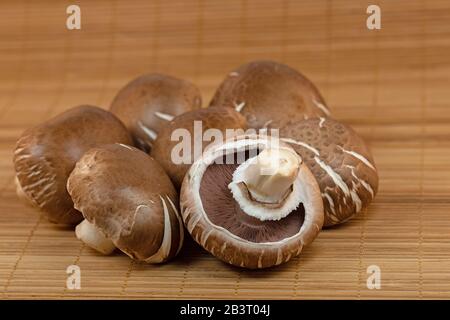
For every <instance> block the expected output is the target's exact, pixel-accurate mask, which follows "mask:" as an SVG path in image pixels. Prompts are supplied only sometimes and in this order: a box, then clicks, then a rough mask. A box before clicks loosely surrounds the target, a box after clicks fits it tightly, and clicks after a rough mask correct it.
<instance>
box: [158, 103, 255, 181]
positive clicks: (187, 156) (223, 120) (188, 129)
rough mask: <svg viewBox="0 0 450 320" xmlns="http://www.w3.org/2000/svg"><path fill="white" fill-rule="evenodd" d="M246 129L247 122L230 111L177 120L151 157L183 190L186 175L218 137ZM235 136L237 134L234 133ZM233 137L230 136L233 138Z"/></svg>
mask: <svg viewBox="0 0 450 320" xmlns="http://www.w3.org/2000/svg"><path fill="white" fill-rule="evenodd" d="M227 129H228V132H232V131H233V130H235V129H242V133H244V129H246V123H245V119H244V117H243V116H242V115H240V114H239V113H238V112H236V111H234V110H233V109H231V108H206V109H198V110H194V111H191V112H187V113H184V114H182V115H180V116H177V117H175V119H173V120H172V121H170V122H169V123H168V125H166V126H165V127H164V128H162V129H161V131H160V133H159V135H158V138H157V139H156V141H155V142H154V145H153V148H152V152H151V155H152V156H153V157H154V158H155V159H156V160H157V161H158V162H159V163H160V164H161V165H162V166H163V168H164V170H166V172H167V173H168V175H169V177H170V178H171V179H172V181H173V183H174V185H175V187H176V188H177V189H179V188H180V186H181V183H182V181H183V178H184V175H185V174H186V171H187V170H188V169H189V167H190V165H191V164H192V163H193V162H194V161H195V159H197V158H198V157H199V156H200V155H201V152H202V150H203V149H204V148H205V147H206V146H207V145H208V144H210V143H212V142H213V143H215V142H217V141H215V139H219V140H221V141H220V142H222V141H223V139H221V138H220V137H218V136H222V137H226V136H227V134H228V133H227ZM232 134H234V132H232ZM232 134H231V133H230V134H229V135H232Z"/></svg>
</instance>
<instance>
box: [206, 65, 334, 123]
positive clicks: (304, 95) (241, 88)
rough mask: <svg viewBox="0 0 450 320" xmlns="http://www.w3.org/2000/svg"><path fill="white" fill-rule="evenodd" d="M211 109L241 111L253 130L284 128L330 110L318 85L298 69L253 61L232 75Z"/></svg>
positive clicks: (218, 90)
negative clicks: (217, 107) (226, 108)
mask: <svg viewBox="0 0 450 320" xmlns="http://www.w3.org/2000/svg"><path fill="white" fill-rule="evenodd" d="M210 106H222V107H232V108H235V109H236V110H238V111H240V112H241V113H242V114H243V115H244V116H245V117H246V119H247V122H248V125H249V127H251V128H257V129H260V128H263V127H267V126H270V127H272V128H281V127H283V126H285V125H288V124H290V123H296V122H298V121H300V120H305V119H308V118H314V117H326V116H329V115H330V111H329V109H328V107H327V106H326V103H325V101H324V99H323V98H322V96H321V95H320V93H319V91H318V90H317V88H316V87H315V86H314V84H313V83H312V82H311V81H309V80H308V79H307V78H306V77H305V76H304V75H302V74H301V73H300V72H298V71H297V70H294V69H292V68H290V67H288V66H287V65H284V64H281V63H277V62H274V61H264V60H263V61H253V62H250V63H247V64H244V65H242V66H240V67H239V68H237V69H236V70H234V71H232V72H230V73H229V74H228V76H227V77H226V78H225V80H223V82H222V84H221V85H220V86H219V88H218V89H217V91H216V93H215V95H214V97H213V99H212V101H211V103H210Z"/></svg>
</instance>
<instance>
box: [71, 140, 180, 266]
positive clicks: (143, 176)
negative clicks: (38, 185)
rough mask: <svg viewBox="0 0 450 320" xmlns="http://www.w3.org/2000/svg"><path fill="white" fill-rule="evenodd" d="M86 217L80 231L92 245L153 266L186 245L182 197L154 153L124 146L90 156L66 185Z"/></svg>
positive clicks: (108, 147)
mask: <svg viewBox="0 0 450 320" xmlns="http://www.w3.org/2000/svg"><path fill="white" fill-rule="evenodd" d="M67 190H68V192H69V194H70V195H71V197H72V199H73V202H74V204H75V208H76V209H77V210H79V211H80V212H81V213H82V214H83V217H84V220H83V222H81V223H80V224H79V225H78V226H77V227H76V229H75V233H76V236H77V238H78V239H80V240H81V241H83V242H84V243H85V244H86V245H88V246H89V247H91V248H93V249H95V250H97V251H99V252H101V253H103V254H110V253H112V252H113V251H114V249H115V248H118V249H120V250H121V251H123V252H124V253H126V254H127V255H128V256H130V257H131V258H133V259H136V260H139V261H145V262H148V263H161V262H165V261H167V260H168V259H170V258H172V257H174V256H175V255H176V254H177V253H178V252H179V250H180V248H181V246H182V244H183V238H184V229H183V222H182V220H181V216H180V215H179V213H178V208H177V205H178V195H177V193H176V191H175V188H174V187H173V185H172V183H171V182H170V179H169V177H168V176H167V174H166V173H165V172H164V170H163V168H162V167H161V166H160V165H159V164H158V163H157V162H156V161H155V160H154V159H153V158H151V157H150V156H149V155H147V154H146V153H144V152H142V151H140V150H139V149H136V148H132V147H129V146H126V145H122V144H111V145H104V146H101V147H98V148H93V149H91V150H89V151H88V152H86V153H85V154H84V156H83V157H82V158H81V159H80V160H79V161H78V162H77V164H76V166H75V169H74V170H73V172H72V173H71V175H70V177H69V179H68V181H67Z"/></svg>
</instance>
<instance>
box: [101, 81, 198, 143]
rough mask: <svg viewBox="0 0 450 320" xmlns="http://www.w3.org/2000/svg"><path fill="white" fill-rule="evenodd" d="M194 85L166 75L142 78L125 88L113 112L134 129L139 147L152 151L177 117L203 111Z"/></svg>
mask: <svg viewBox="0 0 450 320" xmlns="http://www.w3.org/2000/svg"><path fill="white" fill-rule="evenodd" d="M201 104H202V98H201V95H200V91H199V90H198V88H197V87H196V86H194V85H193V84H192V83H190V82H188V81H185V80H181V79H177V78H174V77H171V76H168V75H162V74H157V73H154V74H146V75H142V76H140V77H138V78H136V79H134V80H133V81H131V82H129V83H128V84H127V85H125V87H123V88H122V89H121V90H120V91H119V93H118V94H117V95H116V97H115V98H114V100H113V102H112V103H111V107H110V110H111V112H112V113H114V114H115V115H116V116H117V117H118V118H119V119H120V120H122V122H123V123H124V124H125V125H126V127H127V128H128V130H130V132H131V134H132V136H133V138H134V140H135V142H136V145H138V146H139V147H140V148H141V149H143V150H145V151H149V150H150V149H151V146H152V144H153V141H154V140H155V139H156V136H157V134H158V132H159V131H160V130H161V127H163V126H164V125H165V124H166V123H167V122H168V121H170V120H171V119H172V118H173V117H175V116H177V115H180V114H182V113H185V112H187V111H191V110H194V109H198V108H201Z"/></svg>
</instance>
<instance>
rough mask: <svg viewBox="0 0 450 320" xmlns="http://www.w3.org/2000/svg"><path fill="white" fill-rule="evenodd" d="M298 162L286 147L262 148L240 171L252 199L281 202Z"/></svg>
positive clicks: (287, 190)
mask: <svg viewBox="0 0 450 320" xmlns="http://www.w3.org/2000/svg"><path fill="white" fill-rule="evenodd" d="M299 168H300V162H299V159H298V157H296V156H295V155H294V154H293V153H292V152H291V151H289V150H287V149H278V148H273V149H264V150H263V151H261V153H260V154H259V155H258V156H257V157H255V158H254V161H253V162H252V163H251V164H250V165H248V166H247V167H246V168H245V169H244V170H243V172H242V176H241V177H242V182H244V183H245V185H246V187H247V189H248V191H249V192H250V195H251V196H252V198H253V199H255V200H256V201H258V202H262V203H281V202H282V201H283V199H284V198H285V197H286V195H287V194H288V193H289V192H290V191H291V189H292V184H293V183H294V181H295V179H296V177H297V175H298V170H299Z"/></svg>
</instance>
